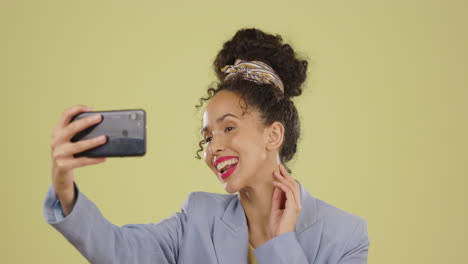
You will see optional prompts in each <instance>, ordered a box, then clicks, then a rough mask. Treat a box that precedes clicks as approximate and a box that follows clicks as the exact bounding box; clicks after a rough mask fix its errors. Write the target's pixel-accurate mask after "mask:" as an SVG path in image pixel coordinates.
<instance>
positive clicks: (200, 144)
mask: <svg viewBox="0 0 468 264" xmlns="http://www.w3.org/2000/svg"><path fill="white" fill-rule="evenodd" d="M203 144H205V140H204V139H202V140H200V142H198V147H200V148H199V149H198V150H197V155H196V156H195V158H196V159H201V156H200V154H198V153H200V152H202V151H203V150H204V148H203Z"/></svg>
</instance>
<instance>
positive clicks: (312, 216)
mask: <svg viewBox="0 0 468 264" xmlns="http://www.w3.org/2000/svg"><path fill="white" fill-rule="evenodd" d="M295 181H297V182H298V183H299V186H300V189H301V206H302V210H301V213H300V214H299V219H297V223H296V234H299V233H301V232H302V231H304V230H306V229H307V228H309V227H310V226H311V225H313V224H314V223H315V222H317V220H318V212H317V201H316V199H315V198H314V197H313V196H312V195H311V194H310V193H309V192H307V190H306V189H305V188H304V186H302V184H301V183H300V182H299V181H298V180H295Z"/></svg>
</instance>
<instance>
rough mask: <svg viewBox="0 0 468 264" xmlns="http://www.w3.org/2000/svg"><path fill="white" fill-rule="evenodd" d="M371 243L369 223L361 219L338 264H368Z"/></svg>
mask: <svg viewBox="0 0 468 264" xmlns="http://www.w3.org/2000/svg"><path fill="white" fill-rule="evenodd" d="M369 243H370V242H369V236H368V234H367V222H366V220H364V219H360V221H359V222H358V223H357V225H356V228H355V229H354V231H353V234H352V235H351V237H350V238H349V239H348V241H347V243H346V245H345V252H344V254H343V256H342V257H341V259H340V261H339V262H338V264H365V263H367V256H368V250H369Z"/></svg>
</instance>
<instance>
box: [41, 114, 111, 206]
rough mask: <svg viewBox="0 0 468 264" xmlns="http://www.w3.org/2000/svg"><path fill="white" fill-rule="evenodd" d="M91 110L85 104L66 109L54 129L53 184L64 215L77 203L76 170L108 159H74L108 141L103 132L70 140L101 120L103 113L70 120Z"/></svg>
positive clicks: (52, 144) (52, 146) (52, 152)
mask: <svg viewBox="0 0 468 264" xmlns="http://www.w3.org/2000/svg"><path fill="white" fill-rule="evenodd" d="M89 111H92V109H91V108H90V107H87V106H84V105H76V106H73V107H71V108H68V109H66V110H65V111H64V112H63V114H62V116H61V117H60V119H59V121H58V123H57V125H56V126H55V127H54V129H53V130H52V139H51V144H50V146H51V154H52V184H53V186H54V190H55V194H56V195H57V197H58V198H59V200H60V202H61V204H62V209H63V211H64V214H65V215H68V214H69V213H70V212H71V210H72V208H73V205H74V203H75V195H76V194H75V189H74V186H73V182H74V177H73V169H75V168H79V167H83V166H87V165H92V164H98V163H102V162H104V161H105V158H88V157H79V158H75V157H74V156H73V154H76V153H80V152H83V151H85V150H88V149H91V148H94V147H97V146H99V145H102V144H104V143H105V142H106V137H105V136H104V135H103V136H99V137H95V138H91V139H87V140H82V141H78V142H71V141H70V139H71V138H72V137H73V136H74V135H75V134H76V133H78V132H80V131H82V130H84V129H86V128H88V127H90V126H92V125H95V124H97V123H99V122H100V121H101V119H102V116H101V115H99V114H96V115H92V116H88V117H86V118H83V119H79V120H77V121H74V122H71V123H70V121H71V120H72V118H73V117H74V116H75V115H77V114H79V113H81V112H89Z"/></svg>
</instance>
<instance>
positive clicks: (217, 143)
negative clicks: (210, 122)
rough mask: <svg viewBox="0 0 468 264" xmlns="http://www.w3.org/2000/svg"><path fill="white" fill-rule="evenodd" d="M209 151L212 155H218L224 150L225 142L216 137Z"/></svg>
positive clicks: (212, 140) (211, 142)
mask: <svg viewBox="0 0 468 264" xmlns="http://www.w3.org/2000/svg"><path fill="white" fill-rule="evenodd" d="M208 147H209V151H210V153H211V155H217V154H218V153H219V152H221V151H223V150H224V144H223V143H222V142H221V140H219V139H215V138H214V137H213V138H212V139H211V141H210V145H209V146H208Z"/></svg>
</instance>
